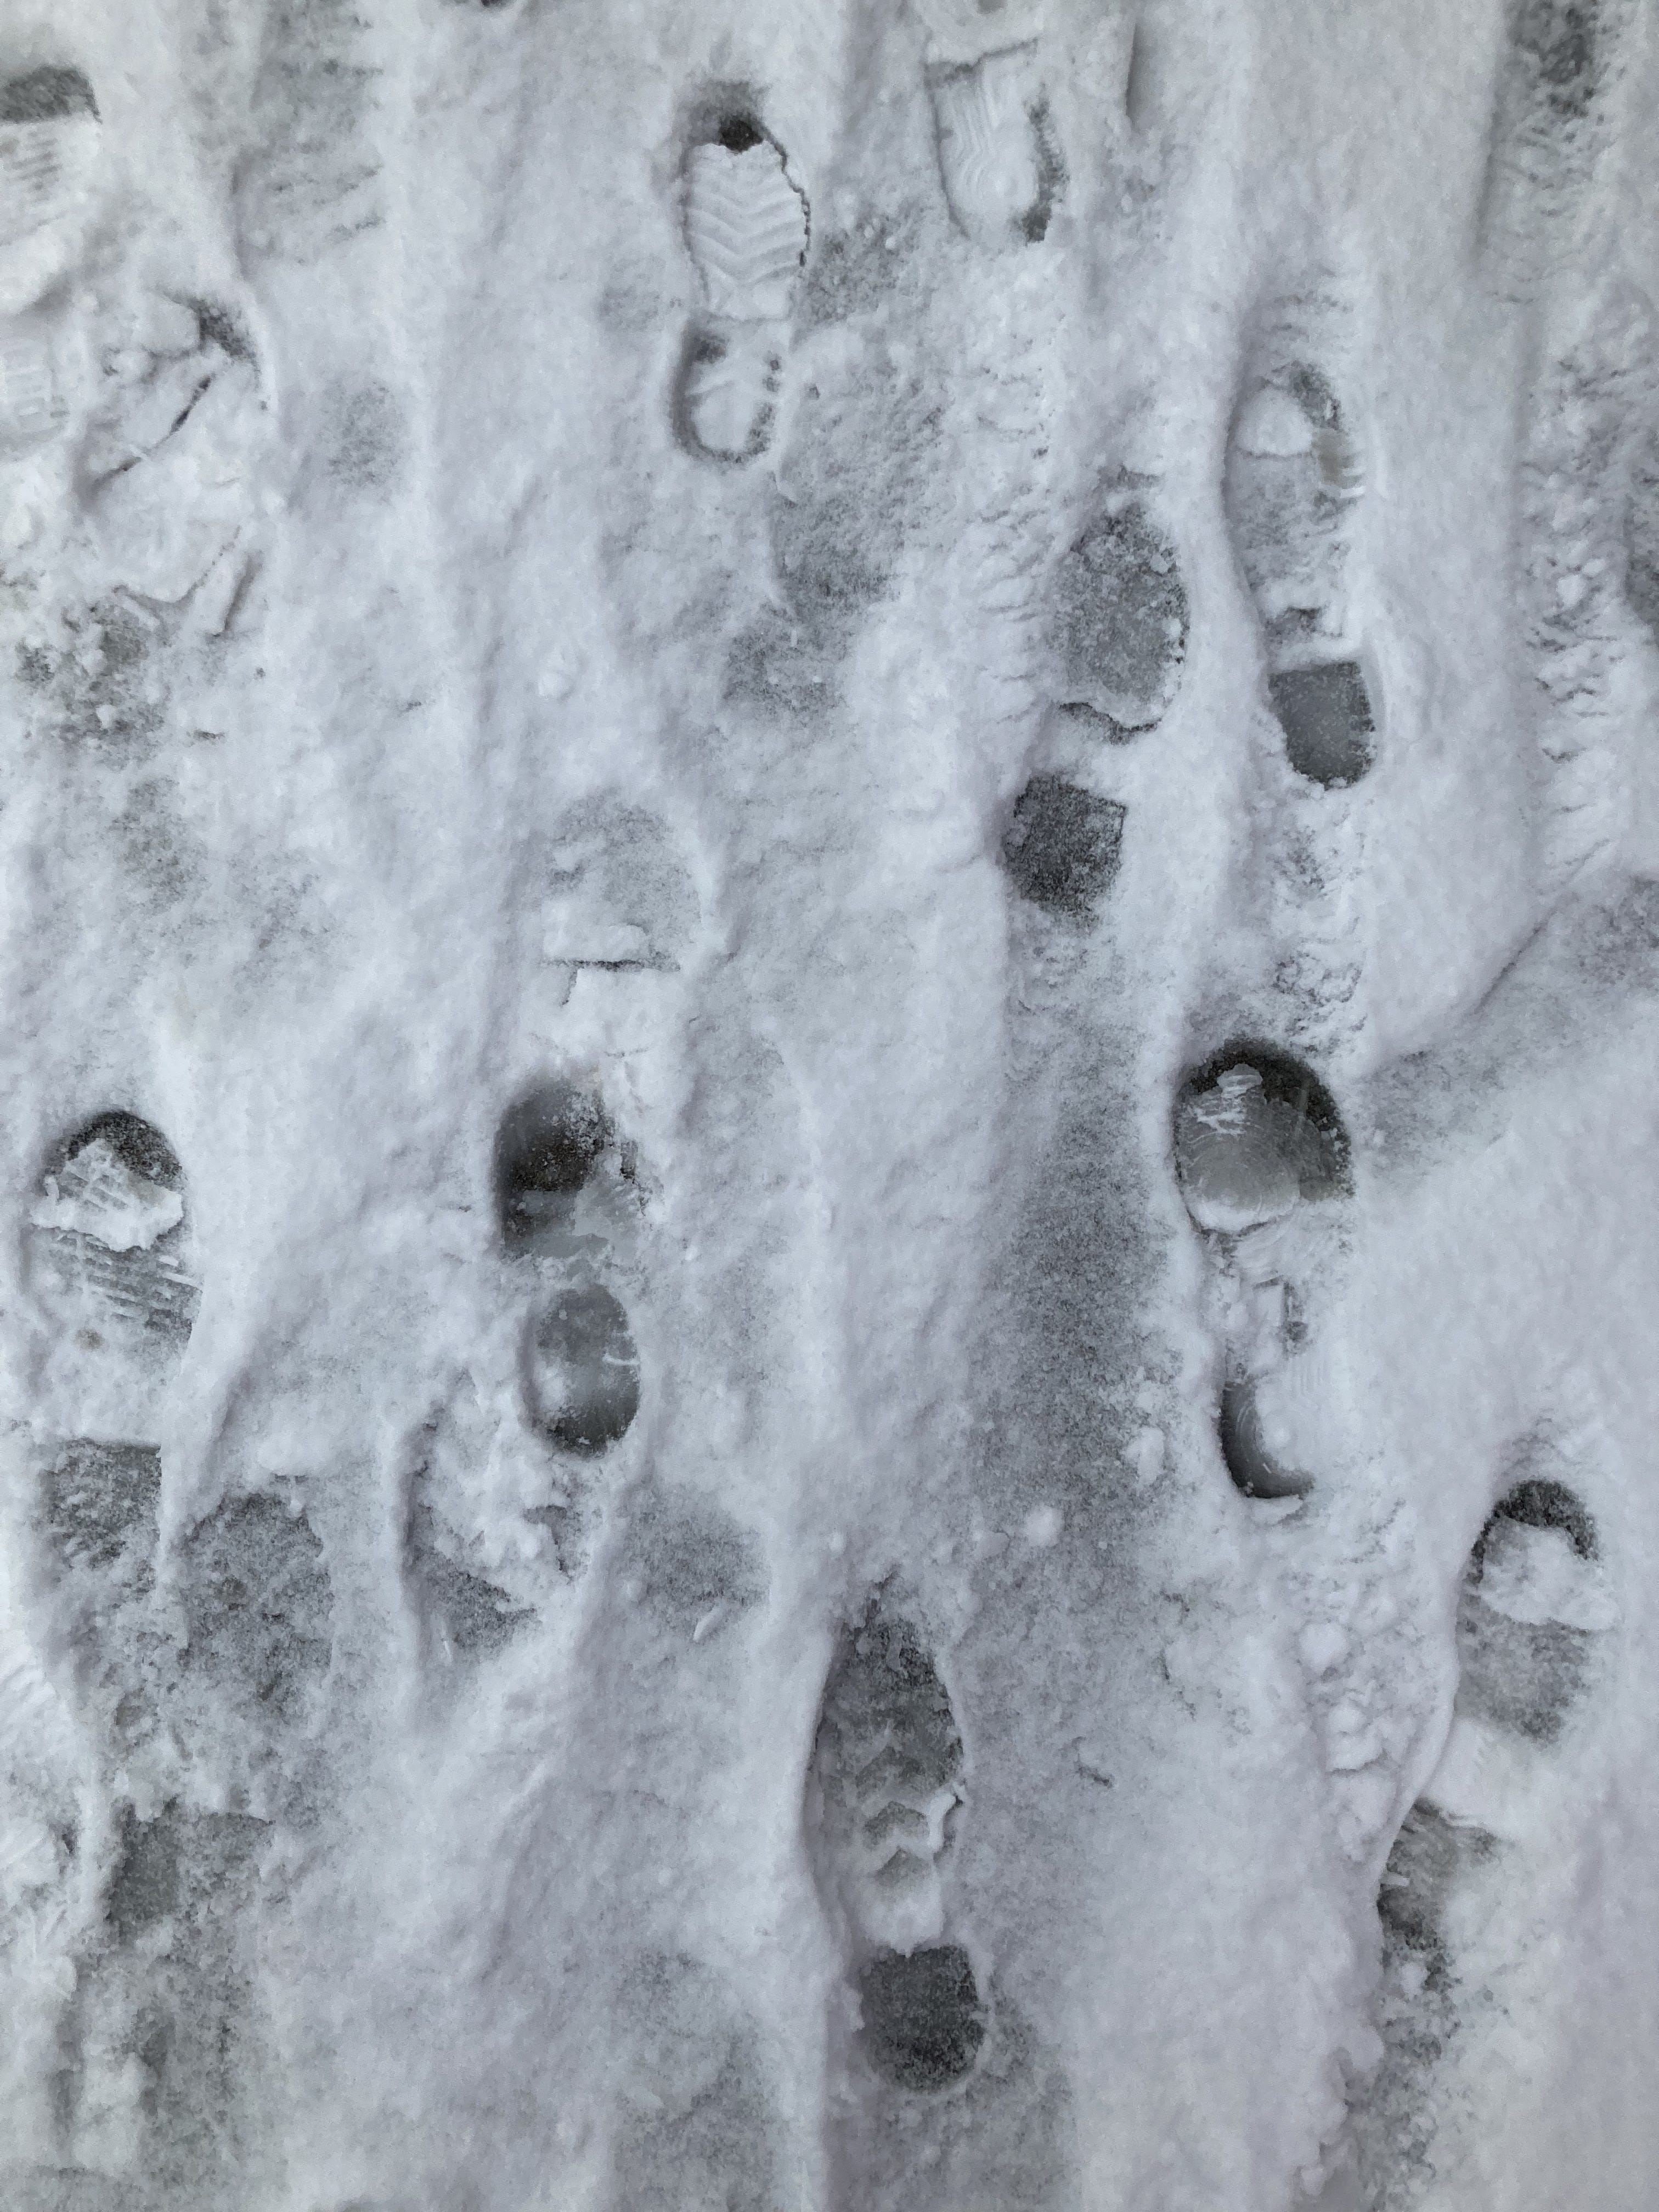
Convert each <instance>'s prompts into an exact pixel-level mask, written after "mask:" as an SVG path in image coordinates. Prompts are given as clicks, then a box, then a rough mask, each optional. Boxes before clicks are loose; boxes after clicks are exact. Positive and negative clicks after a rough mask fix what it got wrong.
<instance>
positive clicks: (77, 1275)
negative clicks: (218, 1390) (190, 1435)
mask: <svg viewBox="0 0 1659 2212" xmlns="http://www.w3.org/2000/svg"><path fill="white" fill-rule="evenodd" d="M29 1281H30V1285H31V1287H32V1288H33V1291H34V1292H35V1295H36V1297H37V1298H38V1300H39V1302H40V1307H41V1310H42V1311H43V1312H44V1314H45V1316H46V1318H47V1320H48V1322H49V1323H50V1325H51V1328H52V1345H51V1349H50V1352H49V1353H48V1359H47V1373H46V1388H45V1393H44V1395H45V1401H46V1406H47V1407H49V1408H50V1409H51V1411H52V1413H58V1410H59V1408H61V1411H62V1413H63V1415H65V1416H67V1418H66V1419H59V1421H58V1426H59V1427H60V1429H62V1430H68V1431H71V1432H76V1433H81V1432H86V1431H91V1432H93V1433H98V1432H101V1433H103V1434H104V1435H106V1436H107V1435H115V1436H125V1437H130V1438H139V1439H145V1440H148V1439H149V1437H151V1436H153V1433H154V1426H153V1425H154V1423H155V1419H156V1417H157V1413H158V1410H159V1399H160V1395H161V1391H162V1390H163V1389H165V1387H166V1385H167V1382H168V1381H169V1380H170V1378H171V1376H172V1375H173V1371H174V1370H175V1369H176V1367H177V1366H178V1364H179V1359H180V1358H182V1356H183V1353H184V1350H185V1345H186V1344H187V1343H188V1341H189V1339H190V1333H191V1327H192V1325H193V1324H194V1322H195V1319H196V1315H197V1308H198V1306H199V1305H200V1303H201V1289H200V1285H199V1283H198V1280H197V1272H196V1267H195V1262H194V1257H193V1254H192V1249H191V1232H190V1223H189V1219H188V1216H187V1211H186V1206H185V1176H184V1170H183V1169H182V1168H181V1167H180V1165H179V1158H178V1156H177V1154H176V1153H175V1152H173V1147H172V1146H171V1145H169V1144H168V1143H167V1139H166V1138H165V1137H163V1136H162V1135H161V1132H160V1131H159V1130H158V1129H156V1128H154V1127H152V1126H151V1125H150V1123H149V1122H148V1121H143V1120H142V1119H141V1118H140V1117H139V1116H138V1115H136V1114H132V1113H129V1112H127V1111H125V1109H116V1110H113V1111H111V1112H108V1113H104V1114H100V1115H98V1116H97V1117H96V1118H95V1119H94V1120H93V1121H88V1122H86V1123H83V1124H82V1127H80V1128H79V1129H77V1130H76V1132H75V1133H74V1134H73V1135H72V1136H70V1137H68V1138H66V1139H64V1141H63V1142H62V1143H60V1144H59V1145H58V1146H56V1147H55V1148H54V1149H53V1151H52V1155H51V1157H50V1158H49V1159H48V1161H47V1163H46V1168H45V1170H44V1172H43V1174H42V1176H41V1178H40V1185H39V1188H38V1189H37V1191H36V1194H35V1196H34V1199H33V1203H32V1204H31V1206H30V1207H29Z"/></svg>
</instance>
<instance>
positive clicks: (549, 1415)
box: [495, 1082, 640, 1458]
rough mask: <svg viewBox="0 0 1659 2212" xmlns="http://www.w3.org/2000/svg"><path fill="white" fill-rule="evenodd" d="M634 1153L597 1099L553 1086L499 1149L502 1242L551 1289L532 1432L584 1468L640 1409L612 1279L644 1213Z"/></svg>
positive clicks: (509, 1118) (535, 1333) (533, 1354)
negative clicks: (631, 1226)
mask: <svg viewBox="0 0 1659 2212" xmlns="http://www.w3.org/2000/svg"><path fill="white" fill-rule="evenodd" d="M633 1180H634V1166H633V1154H632V1148H631V1147H629V1146H623V1145H621V1144H619V1142H618V1140H617V1133H616V1130H615V1128H614V1127H613V1125H612V1123H611V1118H610V1115H608V1114H607V1112H606V1111H605V1104H604V1102H603V1100H602V1099H601V1098H600V1097H599V1093H598V1091H593V1090H590V1089H587V1088H585V1087H584V1086H582V1085H577V1084H574V1083H563V1082H554V1083H549V1084H544V1085H539V1086H538V1088H536V1089H535V1090H533V1091H530V1092H529V1093H527V1094H526V1096H525V1097H521V1098H520V1100H519V1101H518V1102H517V1103H516V1104H515V1105H513V1107H512V1108H510V1109H509V1110H508V1111H507V1113H506V1114H505V1115H503V1116H502V1119H501V1127H500V1129H499V1130H498V1132H497V1134H496V1139H495V1194H496V1204H497V1208H498V1218H499V1221H500V1225H501V1241H502V1243H503V1244H504V1245H505V1246H506V1249H507V1252H508V1254H509V1255H511V1256H512V1257H513V1258H514V1259H515V1260H522V1261H526V1262H529V1263H530V1265H531V1266H532V1267H534V1269H535V1271H536V1280H537V1282H538V1286H539V1287H540V1295H539V1297H538V1302H537V1306H536V1310H535V1311H534V1313H533V1315H532V1317H531V1320H530V1322H529V1324H528V1327H527V1329H526V1337H525V1345H524V1395H525V1404H526V1411H527V1413H528V1415H529V1418H530V1419H531V1422H532V1425H533V1426H534V1427H535V1428H537V1429H538V1431H540V1432H541V1434H542V1435H543V1436H544V1437H546V1438H547V1440H548V1442H549V1443H550V1444H551V1445H552V1446H553V1447H554V1448H555V1449H556V1450H558V1451H560V1452H562V1453H568V1454H572V1455H576V1456H577V1457H580V1458H588V1457H592V1456H593V1455H597V1454H599V1453H600V1452H603V1451H605V1450H606V1449H608V1448H609V1447H610V1446H611V1445H612V1444H614V1443H617V1442H618V1441H619V1440H620V1439H621V1438H622V1437H624V1436H626V1434H627V1433H628V1431H629V1428H630V1427H631V1426H632V1425H633V1422H634V1418H635V1414H636V1413H638V1411H639V1407H640V1361H639V1353H638V1352H637V1350H636V1348H635V1343H634V1337H633V1333H632V1330H631V1329H630V1328H629V1320H628V1315H627V1311H626V1310H625V1309H624V1307H623V1304H622V1302H621V1300H620V1299H619V1298H618V1297H617V1296H616V1294H615V1292H614V1291H612V1290H611V1289H610V1288H609V1287H608V1285H606V1283H605V1281H604V1280H603V1279H602V1278H603V1276H604V1274H605V1271H606V1267H607V1264H608V1263H609V1262H611V1261H612V1259H613V1256H614V1248H615V1245H616V1243H617V1237H618V1236H619V1234H620V1232H621V1231H622V1229H623V1225H624V1222H625V1220H626V1218H627V1216H628V1214H629V1212H630V1211H631V1208H632V1204H633Z"/></svg>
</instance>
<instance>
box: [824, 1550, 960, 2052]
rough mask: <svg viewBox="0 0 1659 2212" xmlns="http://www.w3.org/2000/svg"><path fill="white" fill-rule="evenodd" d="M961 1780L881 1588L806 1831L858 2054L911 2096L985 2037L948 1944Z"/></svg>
mask: <svg viewBox="0 0 1659 2212" xmlns="http://www.w3.org/2000/svg"><path fill="white" fill-rule="evenodd" d="M964 1771H965V1760H964V1758H963V1745H962V1737H961V1734H960V1731H959V1730H958V1729H957V1723H956V1717H955V1715H954V1714H953V1712H952V1711H951V1699H950V1696H949V1693H948V1692H947V1691H946V1690H945V1685H944V1683H943V1682H942V1681H941V1680H940V1679H939V1673H938V1670H937V1668H935V1666H934V1663H933V1655H932V1653H931V1652H930V1650H928V1647H927V1643H926V1641H925V1640H924V1638H923V1636H922V1633H921V1630H920V1629H919V1628H918V1627H917V1626H916V1625H915V1622H914V1621H912V1620H910V1619H909V1618H908V1616H907V1615H906V1614H905V1613H903V1612H902V1611H901V1610H900V1609H899V1607H898V1606H897V1604H896V1601H895V1599H894V1597H893V1595H892V1594H891V1592H890V1590H889V1589H885V1588H884V1589H879V1590H878V1591H877V1592H876V1593H875V1594H874V1595H873V1596H872V1598H871V1599H870V1601H869V1602H868V1603H867V1605H866V1607H865V1610H864V1613H863V1615H862V1618H861V1619H860V1620H859V1622H858V1623H857V1624H856V1626H848V1628H846V1629H844V1630H843V1631H842V1635H841V1638H840V1640H839V1642H838V1644H837V1645H836V1654H835V1657H834V1659H833V1661H832V1662H831V1664H830V1668H829V1677H828V1680H826V1682H825V1684H824V1690H823V1705H822V1707H821V1710H820V1714H819V1719H818V1729H817V1741H816V1744H815V1746H814V1749H813V1757H812V1766H811V1780H810V1784H809V1794H808V1801H807V1833H808V1838H809V1843H810V1848H811V1855H812V1860H813V1867H814V1872H815V1874H816V1875H817V1883H818V1887H819V1892H820V1894H821V1895H822V1896H823V1899H824V1903H825V1905H826V1907H827V1908H828V1910H829V1912H830V1914H831V1916H832V1918H833V1920H834V1922H835V1923H836V1928H837V1931H838V1933H839V1935H840V1937H841V1940H842V1944H843V1946H844V1948H845V1952H846V1955H847V1959H848V1971H849V1974H850V1976H851V1978H852V1979H853V1981H854V1984H855V1987H856V1989H857V1993H858V2000H859V2010H860V2019H861V2023H862V2025H861V2027H860V2033H859V2035H858V2039H857V2047H858V2050H859V2052H860V2057H861V2058H862V2060H863V2063H864V2064H865V2065H866V2067H867V2068H868V2069H870V2070H871V2072H872V2074H873V2075H875V2076H876V2077H877V2078H878V2080H880V2081H885V2082H887V2083H889V2084H891V2085H892V2086H894V2087H898V2088H901V2089H904V2090H909V2091H915V2092H925V2091H932V2090H940V2089H945V2088H948V2087H951V2085H952V2084H953V2083H956V2082H958V2081H962V2080H963V2078H964V2077H965V2076H966V2075H969V2073H970V2072H971V2071H972V2069H973V2067H974V2063H975V2059H976V2057H977V2056H978V2053H979V2049H980V2045H981V2043H982V2042H983V2040H984V2038H985V2032H986V2008H985V2006H984V2004H983V2002H982V2001H981V1996H980V1992H979V1988H978V1984H977V1983H976V1981H975V1975H974V1969H973V1966H972V1963H971V1961H970V1960H969V1955H968V1953H967V1951H966V1950H965V1948H963V1945H962V1944H961V1943H959V1942H951V1941H949V1940H946V1939H947V1936H948V1929H949V1923H950V1917H951V1916H950V1913H949V1911H948V1909H947V1904H946V1899H945V1886H944V1882H943V1881H942V1879H941V1876H942V1873H943V1869H944V1863H945V1859H946V1857H947V1856H948V1854H949V1852H950V1849H951V1831H952V1827H953V1825H954V1821H955V1817H956V1815H957V1810H958V1808H960V1806H961V1805H962V1803H963V1796H964V1791H963V1777H964Z"/></svg>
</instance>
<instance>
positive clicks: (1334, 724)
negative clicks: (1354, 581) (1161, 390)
mask: <svg viewBox="0 0 1659 2212" xmlns="http://www.w3.org/2000/svg"><path fill="white" fill-rule="evenodd" d="M1336 331H1337V321H1336V316H1335V313H1334V310H1333V309H1331V308H1330V307H1328V306H1327V305H1325V304H1324V303H1321V302H1316V301H1314V302H1310V301H1289V302H1286V303H1285V304H1284V305H1283V306H1281V307H1280V308H1279V311H1278V313H1277V314H1276V315H1275V316H1274V317H1273V319H1271V321H1270V322H1269V324H1268V325H1267V327H1266V328H1265V329H1264V330H1263V331H1262V332H1261V335H1260V337H1259V338H1258V341H1257V343H1256V344H1255V346H1254V347H1253V348H1252V349H1251V351H1250V354H1249V360H1248V362H1247V364H1246V368H1245V372H1244V376H1243V381H1242V383H1241V386H1240V388H1239V393H1238V399H1237V406H1236V408H1235V410H1234V414H1233V421H1232V427H1231V432H1230V434H1229V436H1228V441H1227V460H1226V477H1225V487H1224V492H1225V507H1226V514H1227V525H1228V529H1229V531H1230V532H1231V538H1232V543H1233V549H1234V551H1235V553H1236V554H1237V559H1238V562H1239V566H1240V567H1241V568H1242V569H1243V573H1244V577H1245V580H1246V582H1247V583H1248V585H1249V589H1250V593H1251V596H1252V598H1253V599H1254V600H1255V606H1256V611H1257V613H1258V615H1259V616H1260V617H1261V623H1262V627H1263V629H1264V631H1265V633H1266V636H1267V690H1268V696H1269V698H1270V700H1271V702H1272V705H1273V712H1274V714H1275V715H1276V716H1277V717H1278V720H1279V726H1280V728H1281V729H1282V730H1283V731H1284V733H1285V755H1286V757H1287V758H1288V759H1289V761H1290V763H1291V767H1292V768H1293V769H1295V770H1296V772H1297V775H1304V776H1306V777H1308V778H1309V779H1310V781H1312V782H1314V783H1318V784H1322V785H1324V786H1326V787H1328V788H1340V787H1344V786H1346V785H1348V784H1352V783H1356V782H1358V780H1359V779H1360V777H1361V776H1363V775H1364V774H1365V773H1366V771H1367V769H1369V768H1370V765H1371V763H1372V760H1373V757H1374V756H1375V753H1376V715H1375V712H1374V709H1373V706H1372V701H1371V695H1370V687H1369V685H1368V684H1367V681H1366V678H1365V674H1364V668H1363V667H1362V665H1361V659H1360V653H1359V649H1358V635H1357V632H1356V628H1355V621H1354V616H1353V611H1352V605H1351V603H1350V597H1349V587H1348V569H1349V566H1350V554H1351V539H1352V521H1353V510H1354V507H1355V503H1356V501H1358V498H1359V496H1360V494H1361V491H1362V489H1363V488H1364V459H1363V455H1362V453H1361V451H1360V447H1359V442H1358V437H1357V435H1356V433H1355V430H1354V426H1353V424H1352V421H1351V420H1350V418H1349V416H1348V415H1347V414H1346V410H1344V408H1343V405H1342V404H1341V402H1340V399H1339V398H1338V395H1337V391H1336V387H1335V385H1334V382H1333V381H1332V379H1331V376H1330V374H1329V373H1328V370H1327V368H1325V367H1323V366H1322V362H1324V361H1325V360H1326V358H1327V357H1328V356H1329V355H1330V354H1331V353H1333V352H1334V350H1335V337H1336Z"/></svg>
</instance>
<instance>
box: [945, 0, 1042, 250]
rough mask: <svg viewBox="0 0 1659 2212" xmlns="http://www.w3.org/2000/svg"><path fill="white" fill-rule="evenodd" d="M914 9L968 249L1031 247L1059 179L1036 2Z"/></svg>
mask: <svg viewBox="0 0 1659 2212" xmlns="http://www.w3.org/2000/svg"><path fill="white" fill-rule="evenodd" d="M917 12H918V14H919V15H921V19H922V22H923V24H924V26H925V27H926V29H927V52H926V60H925V66H926V70H927V90H928V95H929V98H930V99H931V100H932V102H933V131H934V138H935V143H936V144H937V146H938V149H939V174H940V177H941V179H942V180H943V182H944V185H945V200H946V203H947V204H948V205H949V207H950V210H951V216H952V219H953V220H954V221H955V222H956V224H957V228H958V229H960V230H961V231H962V232H963V234H964V235H966V236H967V237H969V238H970V239H971V240H973V241H974V243H975V245H976V246H986V247H989V248H992V249H996V248H1000V247H1008V246H1018V245H1019V244H1020V243H1022V242H1024V243H1026V244H1036V242H1037V241H1038V240H1042V239H1043V238H1045V237H1046V236H1047V235H1048V225H1049V222H1050V220H1051V219H1052V217H1053V214H1054V206H1055V203H1056V202H1057V201H1058V199H1059V197H1060V192H1061V191H1062V190H1063V188H1064V185H1065V181H1066V169H1065V164H1064V162H1063V161H1062V160H1061V157H1060V146H1059V141H1058V139H1057V138H1056V137H1055V134H1054V120H1053V117H1052V115H1051V113H1050V111H1049V106H1048V98H1047V95H1046V94H1045V93H1044V91H1043V88H1042V76H1041V74H1040V70H1039V66H1038V58H1039V47H1038V41H1039V38H1040V35H1041V33H1042V10H1041V9H1040V8H1038V7H1036V6H1035V5H1031V4H1021V0H1012V4H1008V5H997V6H994V7H983V6H981V5H979V4H977V0H918V8H917Z"/></svg>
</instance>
